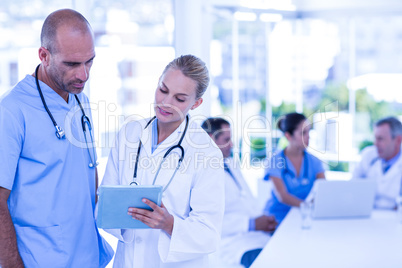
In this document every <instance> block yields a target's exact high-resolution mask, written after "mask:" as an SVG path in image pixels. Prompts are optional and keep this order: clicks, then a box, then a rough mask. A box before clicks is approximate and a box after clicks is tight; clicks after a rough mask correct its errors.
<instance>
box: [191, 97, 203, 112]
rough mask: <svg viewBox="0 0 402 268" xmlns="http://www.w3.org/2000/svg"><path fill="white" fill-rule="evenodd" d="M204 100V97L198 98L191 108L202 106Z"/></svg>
mask: <svg viewBox="0 0 402 268" xmlns="http://www.w3.org/2000/svg"><path fill="white" fill-rule="evenodd" d="M202 101H203V100H202V98H198V99H197V100H196V101H195V103H194V105H193V106H191V110H194V109H195V108H197V107H198V106H200V105H201V103H202Z"/></svg>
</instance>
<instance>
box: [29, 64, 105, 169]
mask: <svg viewBox="0 0 402 268" xmlns="http://www.w3.org/2000/svg"><path fill="white" fill-rule="evenodd" d="M39 66H40V64H39V65H38V66H37V67H36V70H35V81H36V87H37V88H38V91H39V95H40V98H41V100H42V103H43V106H44V107H45V110H46V112H47V114H48V115H49V117H50V119H51V120H52V122H53V125H54V127H55V128H56V137H57V138H58V139H60V140H61V139H64V138H65V137H66V135H65V134H64V130H63V129H62V128H61V127H59V126H58V125H57V123H56V120H55V119H54V118H53V115H52V113H51V112H50V111H49V108H48V107H47V104H46V101H45V98H44V97H43V93H42V89H41V88H40V85H39V78H38V71H39ZM74 97H75V99H76V100H77V102H78V105H79V106H80V109H81V112H82V116H81V126H82V131H83V132H84V138H85V143H86V144H87V150H88V155H89V159H90V161H91V162H90V163H89V164H88V166H89V167H90V168H94V167H96V166H97V165H98V164H99V163H98V162H97V161H96V159H95V157H96V154H95V147H94V146H92V153H93V156H94V157H93V158H92V156H91V152H90V150H89V144H88V140H87V135H86V129H87V127H88V132H89V136H90V138H91V144H93V138H92V133H91V131H92V126H91V121H89V117H88V116H87V115H86V114H85V112H84V109H83V108H82V105H81V102H80V100H79V99H78V97H77V95H75V94H74ZM86 126H87V127H86Z"/></svg>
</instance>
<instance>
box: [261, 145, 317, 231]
mask: <svg viewBox="0 0 402 268" xmlns="http://www.w3.org/2000/svg"><path fill="white" fill-rule="evenodd" d="M321 172H324V168H323V167H322V164H321V161H320V160H319V159H318V158H316V157H315V156H313V155H311V154H309V153H308V152H306V151H305V152H304V158H303V162H302V164H301V169H300V173H299V176H296V169H295V168H294V166H293V164H292V162H291V161H290V160H289V158H288V157H287V156H286V155H285V153H284V150H282V151H280V152H279V153H277V154H275V155H274V156H273V157H272V158H271V160H270V165H269V167H268V169H267V172H266V175H265V177H264V179H265V180H268V179H269V177H271V176H272V177H277V178H281V179H282V180H283V183H284V184H285V186H286V189H287V191H288V192H289V193H290V194H291V195H293V196H296V197H298V198H300V199H302V200H304V199H305V198H306V197H307V195H308V194H309V193H310V190H311V188H312V187H313V184H314V181H315V179H316V177H317V174H318V173H321ZM290 208H291V207H290V206H288V205H286V204H283V203H281V202H280V201H279V200H278V198H277V196H276V194H275V192H274V191H272V198H271V199H270V200H268V202H267V204H266V206H265V209H264V212H265V213H266V214H270V215H274V216H275V218H276V220H277V221H278V223H280V222H281V221H282V220H283V218H285V216H286V214H287V213H288V212H289V210H290Z"/></svg>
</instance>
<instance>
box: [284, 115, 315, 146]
mask: <svg viewBox="0 0 402 268" xmlns="http://www.w3.org/2000/svg"><path fill="white" fill-rule="evenodd" d="M310 125H311V124H310V122H309V121H307V120H303V121H301V122H300V123H299V125H298V126H297V128H296V129H295V131H294V132H293V135H287V137H288V140H289V143H290V144H291V146H295V147H297V148H299V149H301V150H304V149H305V148H307V147H308V144H309V140H310V136H309V133H310V128H311V126H310ZM288 134H289V133H288Z"/></svg>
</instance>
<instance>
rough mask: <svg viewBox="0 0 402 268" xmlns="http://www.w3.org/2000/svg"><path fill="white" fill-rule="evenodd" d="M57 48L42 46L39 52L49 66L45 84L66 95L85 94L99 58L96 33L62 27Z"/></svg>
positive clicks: (57, 39) (56, 43)
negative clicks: (95, 59)
mask: <svg viewBox="0 0 402 268" xmlns="http://www.w3.org/2000/svg"><path fill="white" fill-rule="evenodd" d="M53 50H54V51H49V50H47V49H46V48H43V47H41V48H40V51H39V53H40V54H41V55H42V62H43V64H44V65H45V69H46V78H47V80H45V83H47V84H48V85H49V86H50V87H51V88H52V89H53V90H54V91H56V92H57V93H58V94H59V95H60V96H62V97H63V98H65V97H66V96H68V93H72V94H79V93H81V92H82V91H83V90H84V86H85V83H86V81H87V80H88V78H89V71H90V69H91V67H92V63H93V59H94V58H95V49H94V39H93V35H92V33H91V32H90V31H89V30H88V32H84V33H82V32H80V31H74V30H72V29H71V28H70V27H68V26H60V27H59V29H58V31H57V35H56V40H55V41H54V47H53Z"/></svg>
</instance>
